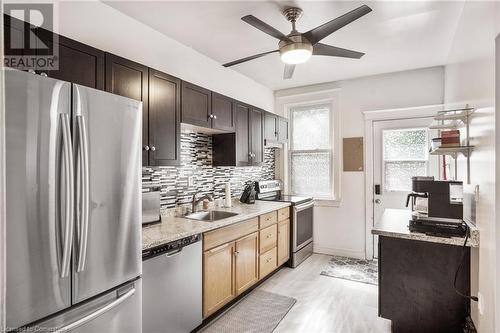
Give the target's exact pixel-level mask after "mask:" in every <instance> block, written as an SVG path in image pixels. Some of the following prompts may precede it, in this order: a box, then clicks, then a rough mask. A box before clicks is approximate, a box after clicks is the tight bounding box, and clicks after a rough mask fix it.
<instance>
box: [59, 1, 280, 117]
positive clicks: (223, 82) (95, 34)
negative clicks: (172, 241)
mask: <svg viewBox="0 0 500 333" xmlns="http://www.w3.org/2000/svg"><path fill="white" fill-rule="evenodd" d="M58 4H59V6H58V11H59V15H58V32H59V33H60V34H62V35H64V36H67V37H69V38H72V39H75V40H78V41H81V42H83V43H86V44H89V45H92V46H94V47H96V48H99V49H101V50H104V51H108V52H111V53H115V54H117V55H120V56H122V57H125V58H128V59H131V60H134V61H136V62H139V63H142V64H144V65H147V66H149V67H152V68H155V69H157V70H160V71H163V72H166V73H168V74H171V75H174V76H177V77H179V78H181V79H183V80H186V81H190V82H192V83H195V84H198V85H201V86H203V87H206V88H208V89H211V90H214V91H217V92H219V93H221V94H224V95H228V96H230V97H233V98H236V99H238V100H241V101H243V102H246V103H249V104H252V105H255V106H257V107H260V108H263V109H265V110H267V111H273V108H274V96H273V92H272V90H271V89H268V88H266V87H264V86H263V85H261V84H259V83H257V82H255V81H253V80H252V79H250V78H248V77H246V76H244V75H242V74H239V73H238V72H236V71H234V70H232V69H229V68H224V67H223V66H222V65H221V64H220V63H218V62H216V61H214V60H212V59H210V58H208V57H206V56H204V55H202V54H201V53H198V52H197V51H195V50H193V49H191V48H190V47H188V46H186V45H183V44H181V43H179V42H177V41H175V40H174V39H172V38H170V37H167V36H165V35H163V34H161V33H160V32H158V31H156V30H154V29H152V28H150V27H148V26H146V25H144V24H143V23H141V22H139V21H137V20H134V19H132V18H131V17H129V16H126V15H125V14H123V13H121V12H119V11H117V10H116V9H114V8H111V7H110V6H108V5H106V4H104V3H102V2H99V1H60V2H58ZM202 33H203V32H202Z"/></svg>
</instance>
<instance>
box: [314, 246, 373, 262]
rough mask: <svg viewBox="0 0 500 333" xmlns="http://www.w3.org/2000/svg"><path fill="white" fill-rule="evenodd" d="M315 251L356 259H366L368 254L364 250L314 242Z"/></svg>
mask: <svg viewBox="0 0 500 333" xmlns="http://www.w3.org/2000/svg"><path fill="white" fill-rule="evenodd" d="M313 251H314V253H321V254H328V255H331V256H342V257H349V258H356V259H366V254H365V252H364V251H354V250H347V249H337V248H333V247H328V246H324V245H322V244H314V243H313Z"/></svg>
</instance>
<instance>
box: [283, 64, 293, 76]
mask: <svg viewBox="0 0 500 333" xmlns="http://www.w3.org/2000/svg"><path fill="white" fill-rule="evenodd" d="M294 71H295V65H289V64H285V72H284V73H283V79H285V80H288V79H291V78H292V76H293V72H294Z"/></svg>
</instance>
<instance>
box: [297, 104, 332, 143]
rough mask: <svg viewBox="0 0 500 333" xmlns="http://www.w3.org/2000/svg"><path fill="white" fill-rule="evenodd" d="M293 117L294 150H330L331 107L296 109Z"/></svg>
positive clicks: (317, 106)
mask: <svg viewBox="0 0 500 333" xmlns="http://www.w3.org/2000/svg"><path fill="white" fill-rule="evenodd" d="M291 116H292V124H293V130H292V147H293V150H311V149H329V148H330V105H328V104H324V105H313V106H304V107H295V108H293V109H292V112H291Z"/></svg>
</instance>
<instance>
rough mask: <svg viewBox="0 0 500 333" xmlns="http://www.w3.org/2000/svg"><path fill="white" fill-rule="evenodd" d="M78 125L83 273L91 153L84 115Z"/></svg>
mask: <svg viewBox="0 0 500 333" xmlns="http://www.w3.org/2000/svg"><path fill="white" fill-rule="evenodd" d="M76 124H77V128H78V141H79V145H80V147H79V148H80V149H79V161H80V163H81V164H82V165H81V167H80V168H79V170H80V173H81V175H80V179H81V182H80V183H81V191H82V193H81V198H82V203H81V207H80V209H81V211H80V214H79V224H78V225H79V228H80V230H79V235H80V239H79V244H78V263H77V269H76V271H77V272H82V271H83V270H84V269H85V261H86V257H87V238H88V230H89V201H90V200H89V198H90V186H89V151H88V137H87V128H86V126H85V118H84V116H83V115H77V116H76Z"/></svg>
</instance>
